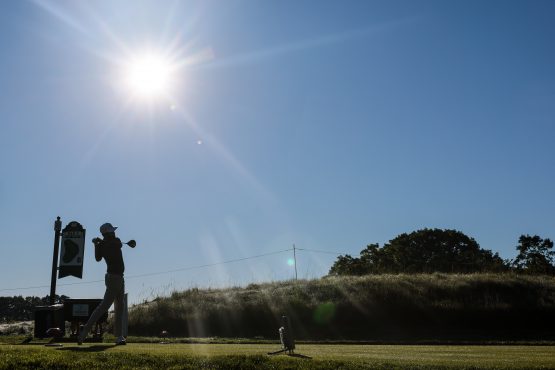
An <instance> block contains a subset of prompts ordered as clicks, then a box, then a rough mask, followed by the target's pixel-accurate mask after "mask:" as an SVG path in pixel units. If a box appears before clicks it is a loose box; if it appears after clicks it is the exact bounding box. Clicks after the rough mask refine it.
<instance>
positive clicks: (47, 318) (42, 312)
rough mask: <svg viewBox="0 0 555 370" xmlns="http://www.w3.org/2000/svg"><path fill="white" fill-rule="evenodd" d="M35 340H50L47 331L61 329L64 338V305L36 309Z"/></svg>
mask: <svg viewBox="0 0 555 370" xmlns="http://www.w3.org/2000/svg"><path fill="white" fill-rule="evenodd" d="M34 313H35V331H34V335H35V338H48V337H50V335H48V334H46V331H47V330H48V329H50V328H59V329H60V330H61V331H62V336H63V335H64V333H65V320H64V305H62V304H55V305H52V306H37V307H35V312H34Z"/></svg>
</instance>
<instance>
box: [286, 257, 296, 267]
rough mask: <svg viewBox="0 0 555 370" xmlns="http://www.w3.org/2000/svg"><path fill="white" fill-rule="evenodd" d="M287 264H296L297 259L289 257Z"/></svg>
mask: <svg viewBox="0 0 555 370" xmlns="http://www.w3.org/2000/svg"><path fill="white" fill-rule="evenodd" d="M287 265H289V266H295V260H294V259H293V258H289V259H288V260H287Z"/></svg>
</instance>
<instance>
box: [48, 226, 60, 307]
mask: <svg viewBox="0 0 555 370" xmlns="http://www.w3.org/2000/svg"><path fill="white" fill-rule="evenodd" d="M60 231H62V221H61V220H60V216H58V218H57V219H56V221H54V256H53V257H52V279H51V280H50V305H53V304H54V303H56V302H55V301H56V270H58V252H59V250H60Z"/></svg>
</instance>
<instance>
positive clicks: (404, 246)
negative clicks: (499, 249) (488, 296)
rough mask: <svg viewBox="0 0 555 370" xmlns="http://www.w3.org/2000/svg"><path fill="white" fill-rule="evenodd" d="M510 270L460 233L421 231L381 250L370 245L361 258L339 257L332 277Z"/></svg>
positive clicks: (497, 256) (494, 256) (490, 253)
mask: <svg viewBox="0 0 555 370" xmlns="http://www.w3.org/2000/svg"><path fill="white" fill-rule="evenodd" d="M507 269H508V266H507V264H506V263H505V262H504V261H503V259H501V257H499V255H498V254H497V253H495V254H494V253H492V252H491V251H490V250H485V249H482V248H480V245H479V244H478V243H477V242H476V241H475V240H474V239H473V238H470V237H468V236H467V235H465V234H464V233H462V232H460V231H457V230H442V229H422V230H417V231H413V232H411V233H409V234H406V233H403V234H400V235H398V236H397V237H395V238H394V239H392V240H390V241H389V242H388V243H387V244H385V245H384V246H383V247H382V248H380V247H379V245H378V244H370V245H368V246H367V247H366V248H365V249H364V250H362V251H361V252H360V257H359V258H353V257H351V256H349V255H347V256H340V257H338V259H337V261H336V262H335V263H334V265H333V266H332V267H331V269H330V274H332V275H362V274H380V273H422V272H425V273H428V272H457V273H470V272H478V271H482V272H485V271H487V272H499V271H505V270H507Z"/></svg>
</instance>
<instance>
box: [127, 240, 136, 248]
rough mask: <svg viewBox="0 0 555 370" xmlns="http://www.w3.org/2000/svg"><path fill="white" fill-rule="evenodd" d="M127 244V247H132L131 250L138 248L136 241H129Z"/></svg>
mask: <svg viewBox="0 0 555 370" xmlns="http://www.w3.org/2000/svg"><path fill="white" fill-rule="evenodd" d="M125 244H127V245H128V246H130V247H131V248H135V247H136V246H137V242H136V241H134V240H130V241H128V242H127V243H125Z"/></svg>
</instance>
